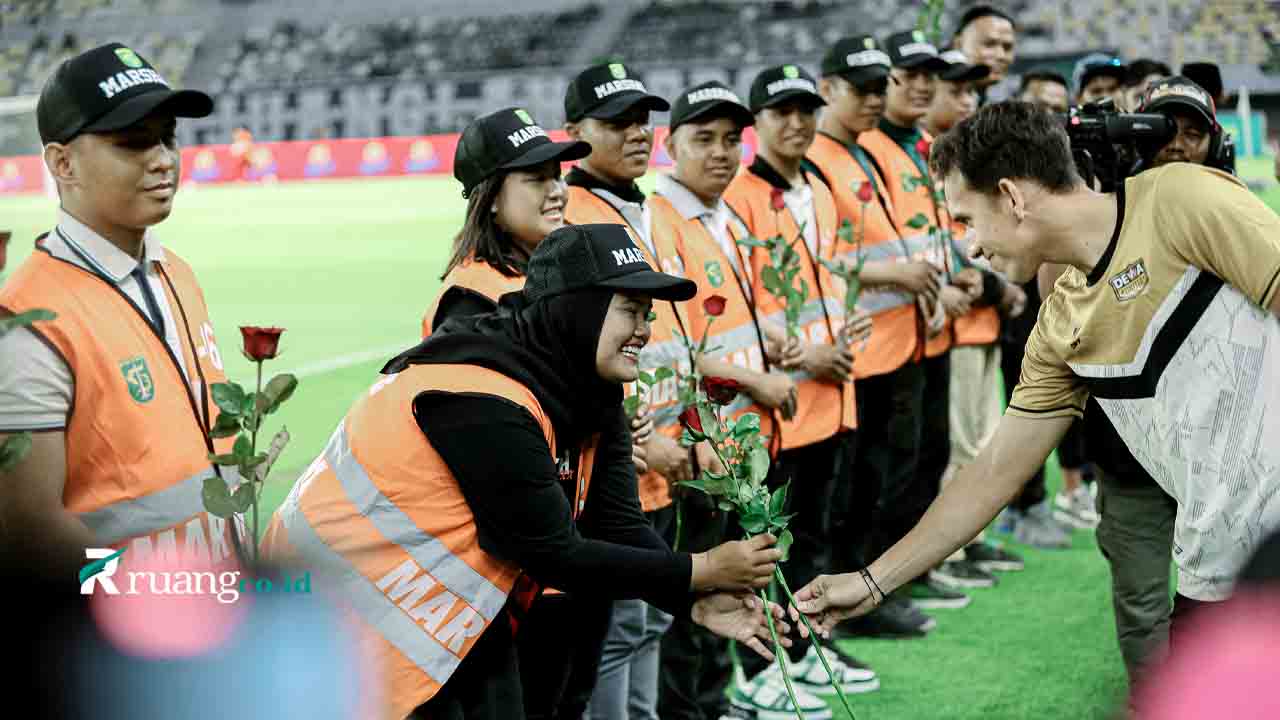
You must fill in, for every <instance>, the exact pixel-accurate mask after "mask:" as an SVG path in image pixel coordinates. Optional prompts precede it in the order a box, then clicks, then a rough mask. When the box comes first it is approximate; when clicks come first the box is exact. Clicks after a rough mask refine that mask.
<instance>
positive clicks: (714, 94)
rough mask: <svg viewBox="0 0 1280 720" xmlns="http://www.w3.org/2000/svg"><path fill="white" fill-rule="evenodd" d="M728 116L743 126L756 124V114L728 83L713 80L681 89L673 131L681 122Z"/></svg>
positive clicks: (672, 126) (670, 121) (673, 110)
mask: <svg viewBox="0 0 1280 720" xmlns="http://www.w3.org/2000/svg"><path fill="white" fill-rule="evenodd" d="M708 116H710V117H713V118H716V117H727V118H729V119H730V120H733V121H734V122H736V123H738V125H740V126H742V127H750V126H752V125H755V124H756V116H755V115H754V114H753V113H752V112H751V111H750V110H748V109H747V106H746V105H743V104H742V99H741V98H739V97H738V95H737V93H735V92H734V91H732V90H730V89H729V86H728V85H725V84H724V83H722V82H718V81H716V80H712V81H710V82H704V83H702V84H701V85H694V86H693V87H691V88H689V89H688V90H685V91H684V92H682V93H680V97H677V98H676V104H675V105H674V106H672V108H671V119H670V120H669V121H668V122H669V123H670V125H671V132H675V130H676V128H678V127H680V126H681V125H683V124H685V123H687V122H691V121H693V120H698V119H700V118H706V117H708Z"/></svg>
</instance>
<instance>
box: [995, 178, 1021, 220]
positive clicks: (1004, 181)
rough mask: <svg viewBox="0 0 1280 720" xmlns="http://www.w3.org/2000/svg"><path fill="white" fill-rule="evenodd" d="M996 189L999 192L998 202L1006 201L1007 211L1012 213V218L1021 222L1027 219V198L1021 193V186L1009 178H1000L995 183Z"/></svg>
mask: <svg viewBox="0 0 1280 720" xmlns="http://www.w3.org/2000/svg"><path fill="white" fill-rule="evenodd" d="M996 189H997V190H998V191H999V193H1000V202H1001V203H1002V204H1003V203H1008V205H1009V211H1010V213H1011V214H1012V215H1013V219H1014V220H1016V221H1018V223H1021V222H1022V221H1023V220H1026V219H1027V198H1026V196H1025V195H1024V194H1023V193H1022V188H1020V187H1018V184H1017V183H1015V182H1014V181H1013V180H1010V179H1009V178H1001V179H1000V181H999V182H997V183H996Z"/></svg>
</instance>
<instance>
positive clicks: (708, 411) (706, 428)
mask: <svg viewBox="0 0 1280 720" xmlns="http://www.w3.org/2000/svg"><path fill="white" fill-rule="evenodd" d="M698 418H699V419H700V420H702V432H703V434H705V435H706V436H707V437H709V438H712V439H714V440H721V439H723V438H722V437H721V433H722V432H723V431H722V430H721V428H720V418H719V416H717V415H716V411H715V410H713V409H712V407H711V406H710V405H708V404H707V403H698Z"/></svg>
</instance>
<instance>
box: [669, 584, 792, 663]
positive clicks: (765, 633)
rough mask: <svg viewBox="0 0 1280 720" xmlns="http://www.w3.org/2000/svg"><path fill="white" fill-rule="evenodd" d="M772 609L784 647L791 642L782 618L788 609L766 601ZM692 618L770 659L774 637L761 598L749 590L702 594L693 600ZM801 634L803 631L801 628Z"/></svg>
mask: <svg viewBox="0 0 1280 720" xmlns="http://www.w3.org/2000/svg"><path fill="white" fill-rule="evenodd" d="M769 610H770V611H771V612H772V613H773V625H774V628H775V629H776V630H777V631H778V641H779V642H780V643H782V646H783V647H790V646H791V639H790V638H788V637H786V634H787V633H788V632H790V630H791V627H790V626H789V625H787V623H786V622H784V621H785V619H786V617H787V613H786V611H785V610H783V609H782V606H781V605H778V604H777V603H772V602H771V603H769ZM693 621H694V622H696V623H698V624H699V625H701V626H703V627H705V628H706V629H708V630H710V631H711V632H713V633H715V634H717V635H719V636H720V637H725V638H728V639H730V640H737V641H738V642H740V643H742V644H743V645H746V646H747V647H749V648H751V649H752V650H754V651H756V652H757V653H758V654H759V655H760V657H763V658H764V659H766V660H769V661H772V660H773V652H772V651H771V650H770V648H771V647H772V646H773V637H772V636H770V635H769V623H768V622H766V620H765V617H764V601H763V600H761V599H760V598H759V597H758V596H756V595H751V594H748V593H713V594H711V595H704V596H703V597H701V598H699V599H698V601H697V602H695V603H694V604H693ZM801 633H802V634H804V631H803V630H801Z"/></svg>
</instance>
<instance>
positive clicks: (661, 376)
mask: <svg viewBox="0 0 1280 720" xmlns="http://www.w3.org/2000/svg"><path fill="white" fill-rule="evenodd" d="M675 375H676V371H675V370H672V369H671V368H669V367H667V366H665V365H663V366H662V367H660V368H658V369H657V370H654V371H653V379H654V381H655V382H662V381H663V380H666V379H667V378H672V377H675Z"/></svg>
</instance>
